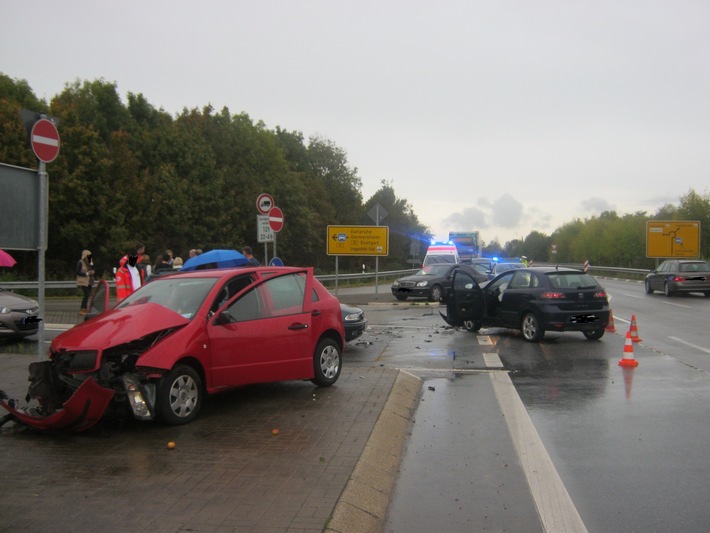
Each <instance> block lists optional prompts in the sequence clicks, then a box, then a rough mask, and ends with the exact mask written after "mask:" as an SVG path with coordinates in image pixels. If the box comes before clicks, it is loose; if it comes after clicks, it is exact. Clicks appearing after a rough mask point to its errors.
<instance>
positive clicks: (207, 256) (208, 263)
mask: <svg viewBox="0 0 710 533" xmlns="http://www.w3.org/2000/svg"><path fill="white" fill-rule="evenodd" d="M248 264H249V260H248V259H247V258H246V257H244V255H242V254H240V253H239V252H237V251H236V250H210V251H209V252H205V253H203V254H200V255H197V256H195V257H191V258H190V259H188V260H187V261H185V264H184V265H182V268H181V269H180V270H181V271H183V270H202V269H207V268H232V267H239V266H247V265H248Z"/></svg>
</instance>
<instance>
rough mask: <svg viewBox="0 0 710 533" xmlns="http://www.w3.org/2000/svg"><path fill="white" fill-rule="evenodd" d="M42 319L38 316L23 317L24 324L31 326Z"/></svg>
mask: <svg viewBox="0 0 710 533" xmlns="http://www.w3.org/2000/svg"><path fill="white" fill-rule="evenodd" d="M40 320H41V319H40V318H39V317H36V316H26V317H25V318H23V319H22V325H23V326H29V325H30V324H36V323H37V322H39V321H40Z"/></svg>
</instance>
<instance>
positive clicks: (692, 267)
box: [644, 259, 710, 296]
mask: <svg viewBox="0 0 710 533" xmlns="http://www.w3.org/2000/svg"><path fill="white" fill-rule="evenodd" d="M644 285H645V287H646V294H652V293H653V291H663V294H665V295H666V296H672V295H673V294H674V293H678V292H702V293H703V294H705V296H710V264H708V262H707V261H701V260H688V259H672V260H668V261H663V263H661V264H660V265H659V267H658V268H657V269H656V270H654V271H652V272H649V273H648V274H646V279H645V281H644Z"/></svg>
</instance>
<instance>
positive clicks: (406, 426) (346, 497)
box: [323, 371, 422, 533]
mask: <svg viewBox="0 0 710 533" xmlns="http://www.w3.org/2000/svg"><path fill="white" fill-rule="evenodd" d="M421 381H422V380H421V379H420V378H418V377H417V376H414V375H412V374H409V373H407V372H404V371H400V372H399V373H398V375H397V378H396V380H395V383H394V385H393V386H392V390H391V391H390V394H389V396H388V398H387V402H385V406H384V408H383V409H382V412H381V413H380V416H379V417H378V419H377V423H376V424H375V427H374V428H373V430H372V434H371V435H370V438H369V439H368V441H367V444H366V445H365V449H364V451H363V452H362V455H361V456H360V459H359V460H358V462H357V464H356V465H355V469H354V470H353V473H352V475H351V476H350V479H349V480H348V483H347V485H346V486H345V489H343V493H342V494H341V495H340V499H339V500H338V503H337V504H336V506H335V509H334V510H333V514H332V515H331V517H330V519H329V520H328V524H327V525H326V527H325V529H324V530H323V531H324V532H327V533H345V532H347V533H381V532H382V531H384V527H385V520H386V518H387V508H388V506H389V502H390V498H391V496H392V490H393V488H394V485H395V482H396V480H397V472H398V470H399V465H400V462H401V460H402V454H403V452H404V446H405V443H406V442H407V436H408V435H409V432H410V429H411V426H412V424H413V421H412V414H413V413H414V410H415V408H416V404H417V400H418V399H419V398H420V397H421Z"/></svg>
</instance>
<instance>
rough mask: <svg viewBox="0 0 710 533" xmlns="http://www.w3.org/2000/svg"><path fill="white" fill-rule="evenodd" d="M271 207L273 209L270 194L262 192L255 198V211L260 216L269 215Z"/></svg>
mask: <svg viewBox="0 0 710 533" xmlns="http://www.w3.org/2000/svg"><path fill="white" fill-rule="evenodd" d="M272 207H274V199H273V198H272V197H271V195H270V194H266V193H265V192H264V193H261V194H260V195H259V196H257V197H256V209H257V211H259V213H261V214H262V215H267V214H269V211H271V208H272Z"/></svg>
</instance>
